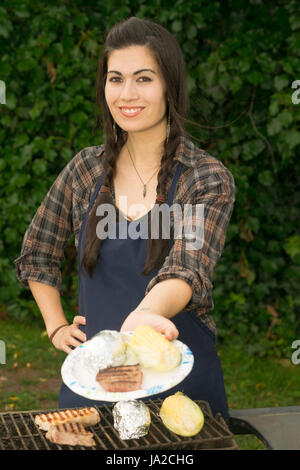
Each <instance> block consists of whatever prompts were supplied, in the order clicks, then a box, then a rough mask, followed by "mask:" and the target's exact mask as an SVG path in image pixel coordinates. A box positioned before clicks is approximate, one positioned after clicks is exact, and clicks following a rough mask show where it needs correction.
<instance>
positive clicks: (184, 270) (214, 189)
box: [145, 159, 235, 311]
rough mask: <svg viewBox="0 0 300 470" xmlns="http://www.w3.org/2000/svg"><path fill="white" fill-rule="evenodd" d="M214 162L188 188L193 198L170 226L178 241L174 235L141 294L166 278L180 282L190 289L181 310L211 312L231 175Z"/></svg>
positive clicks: (228, 214) (228, 211)
mask: <svg viewBox="0 0 300 470" xmlns="http://www.w3.org/2000/svg"><path fill="white" fill-rule="evenodd" d="M214 160H215V162H217V164H216V163H214V164H213V167H214V171H212V169H211V168H210V171H206V172H205V174H202V175H201V176H199V178H198V182H197V178H196V180H195V181H194V184H192V185H191V186H190V188H191V192H190V194H191V195H192V194H194V197H193V196H189V197H188V198H187V199H186V201H188V200H189V201H190V204H189V205H188V204H187V203H185V204H182V205H183V206H184V207H183V208H182V209H181V213H182V214H183V215H182V216H180V217H179V218H176V217H175V218H174V227H178V232H177V233H178V235H180V233H181V238H180V237H179V236H178V235H176V233H175V232H174V243H173V246H172V248H171V250H170V252H169V255H168V256H167V257H166V259H165V261H164V264H163V265H162V267H161V269H160V270H159V271H158V273H157V275H156V276H155V277H154V278H153V279H152V280H151V281H150V283H149V284H148V286H147V288H146V291H145V295H147V293H148V292H149V291H150V290H151V289H152V287H153V286H154V285H155V284H157V283H158V282H161V281H163V280H165V279H168V278H179V279H183V280H184V281H186V282H187V283H188V284H189V285H190V286H191V287H192V297H191V300H190V301H189V303H188V304H187V305H186V306H185V308H184V309H183V311H188V310H192V309H195V308H197V309H201V310H203V311H205V310H210V309H211V303H212V296H211V291H212V288H213V285H212V277H213V272H214V268H215V265H216V263H217V261H218V260H219V258H220V257H221V254H222V250H223V247H224V244H225V237H226V231H227V227H228V224H229V221H230V218H231V214H232V212H233V206H234V201H235V183H234V179H233V176H232V174H231V172H230V171H229V170H228V169H227V168H226V167H225V166H224V165H223V164H222V163H221V162H219V161H218V160H216V159H214ZM216 168H217V171H216ZM187 187H188V185H187ZM191 201H192V202H191ZM177 219H178V220H179V222H178V221H177V222H176V220H177Z"/></svg>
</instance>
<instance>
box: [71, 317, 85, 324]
mask: <svg viewBox="0 0 300 470" xmlns="http://www.w3.org/2000/svg"><path fill="white" fill-rule="evenodd" d="M73 324H74V325H77V326H78V325H85V317H83V316H82V315H76V316H75V317H74V319H73Z"/></svg>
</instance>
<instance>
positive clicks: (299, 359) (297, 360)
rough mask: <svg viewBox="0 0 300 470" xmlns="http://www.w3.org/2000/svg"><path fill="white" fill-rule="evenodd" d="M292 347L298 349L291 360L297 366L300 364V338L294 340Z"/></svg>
mask: <svg viewBox="0 0 300 470" xmlns="http://www.w3.org/2000/svg"><path fill="white" fill-rule="evenodd" d="M292 349H296V351H294V352H293V354H292V357H291V361H292V363H293V364H294V365H295V366H297V365H298V364H300V339H296V340H295V341H293V343H292Z"/></svg>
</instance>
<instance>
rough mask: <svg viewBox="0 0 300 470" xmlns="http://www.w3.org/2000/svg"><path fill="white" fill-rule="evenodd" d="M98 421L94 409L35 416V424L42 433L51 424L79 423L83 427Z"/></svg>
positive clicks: (98, 418) (98, 417) (97, 415)
mask: <svg viewBox="0 0 300 470" xmlns="http://www.w3.org/2000/svg"><path fill="white" fill-rule="evenodd" d="M99 421H100V416H99V413H98V411H97V410H96V408H90V407H86V408H81V409H78V410H75V409H74V410H72V409H70V410H65V411H55V412H53V413H47V414H41V415H37V416H36V417H35V419H34V422H35V424H36V425H37V426H38V427H39V428H40V429H43V430H44V431H48V429H49V428H50V426H51V424H63V423H80V424H82V425H84V426H92V425H93V424H97V423H99Z"/></svg>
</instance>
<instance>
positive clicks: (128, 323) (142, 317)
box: [120, 310, 179, 341]
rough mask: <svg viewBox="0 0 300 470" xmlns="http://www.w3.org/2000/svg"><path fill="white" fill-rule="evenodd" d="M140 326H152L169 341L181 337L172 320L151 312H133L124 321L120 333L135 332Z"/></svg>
mask: <svg viewBox="0 0 300 470" xmlns="http://www.w3.org/2000/svg"><path fill="white" fill-rule="evenodd" d="M139 325H149V326H151V327H152V328H153V329H154V330H156V331H159V332H160V333H162V334H163V335H165V337H166V339H168V340H169V341H172V339H176V338H177V337H178V335H179V332H178V330H177V328H176V326H175V325H174V323H173V322H172V321H171V320H169V319H168V318H165V317H163V316H162V315H159V314H158V313H155V312H153V311H151V310H147V311H143V310H133V311H132V312H131V313H130V314H129V315H128V317H127V318H126V320H125V321H124V323H123V325H122V326H121V329H120V331H133V330H135V329H136V328H137V327H138V326H139Z"/></svg>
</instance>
